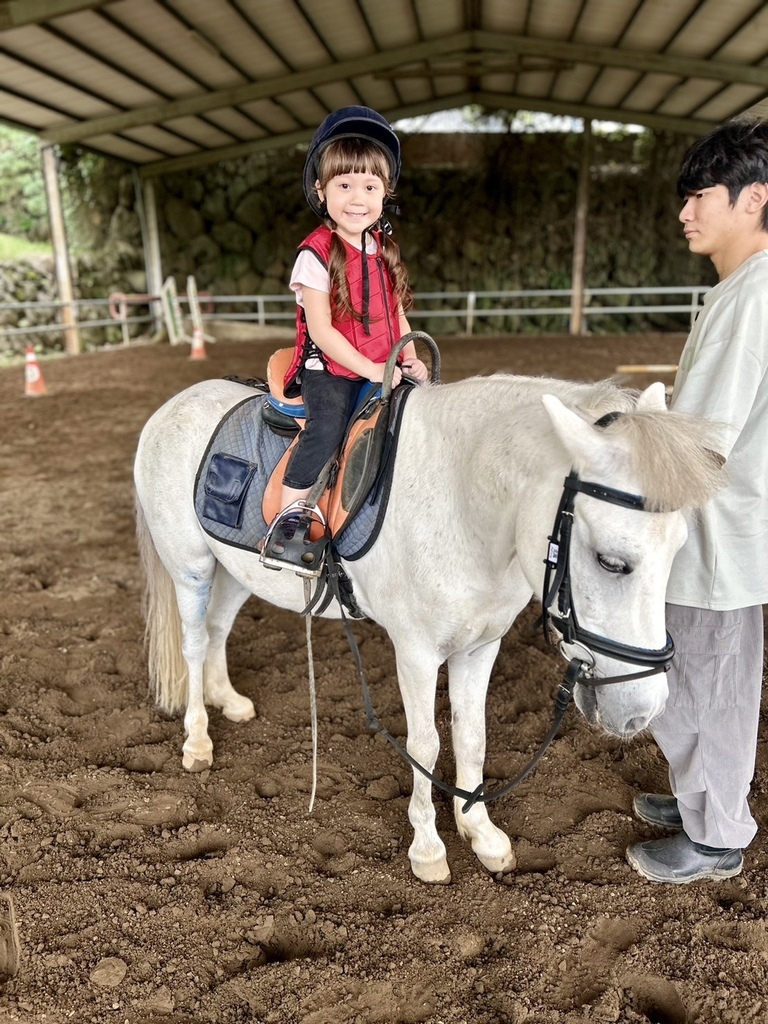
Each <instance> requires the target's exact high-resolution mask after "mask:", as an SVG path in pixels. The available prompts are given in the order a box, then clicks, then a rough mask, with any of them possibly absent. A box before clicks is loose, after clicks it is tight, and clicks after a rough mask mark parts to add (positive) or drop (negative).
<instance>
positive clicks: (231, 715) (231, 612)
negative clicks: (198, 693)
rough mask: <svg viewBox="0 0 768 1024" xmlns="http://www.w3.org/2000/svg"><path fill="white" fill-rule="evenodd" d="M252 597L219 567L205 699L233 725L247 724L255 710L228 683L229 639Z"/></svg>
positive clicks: (211, 606)
mask: <svg viewBox="0 0 768 1024" xmlns="http://www.w3.org/2000/svg"><path fill="white" fill-rule="evenodd" d="M249 596H250V590H248V588H247V587H245V586H243V584H242V583H240V582H238V580H236V579H235V578H234V576H232V575H231V574H230V573H229V572H228V571H227V570H226V569H225V568H224V566H223V565H222V564H221V562H219V563H218V565H217V566H216V575H215V576H214V579H213V589H212V591H211V600H210V602H209V604H208V616H207V620H206V623H207V629H208V653H207V655H206V659H205V671H204V678H205V690H204V697H205V700H206V701H207V702H208V703H209V704H212V705H213V706H214V707H216V708H221V711H222V714H223V715H224V717H225V718H228V719H229V720H230V721H231V722H247V721H248V720H249V719H251V718H253V716H254V714H255V711H254V708H253V701H252V700H251V699H250V698H249V697H244V696H243V695H242V694H240V693H238V692H237V690H236V689H235V688H234V687H233V686H232V683H231V682H230V681H229V671H228V669H227V637H228V636H229V634H230V632H231V630H232V625H233V623H234V621H235V618H236V617H237V613H238V612H239V611H240V609H241V607H242V606H243V604H244V603H245V600H246V598H248V597H249Z"/></svg>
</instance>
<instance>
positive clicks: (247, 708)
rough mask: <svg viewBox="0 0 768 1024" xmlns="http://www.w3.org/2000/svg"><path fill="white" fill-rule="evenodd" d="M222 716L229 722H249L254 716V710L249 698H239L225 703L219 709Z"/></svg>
mask: <svg viewBox="0 0 768 1024" xmlns="http://www.w3.org/2000/svg"><path fill="white" fill-rule="evenodd" d="M221 713H222V715H224V717H225V718H228V719H229V721H230V722H250V720H251V719H252V718H254V717H255V716H256V709H255V708H254V706H253V701H252V700H251V699H250V698H249V697H240V696H239V695H238V698H237V700H230V701H227V703H226V704H225V705H223V706H222V709H221Z"/></svg>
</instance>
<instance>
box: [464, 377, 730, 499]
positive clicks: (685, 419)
mask: <svg viewBox="0 0 768 1024" xmlns="http://www.w3.org/2000/svg"><path fill="white" fill-rule="evenodd" d="M457 386H458V387H460V388H462V389H463V388H465V387H466V388H467V390H472V391H474V390H475V388H476V387H478V386H479V387H480V388H481V390H482V392H483V393H484V396H485V401H484V403H483V404H484V405H486V406H488V405H492V406H493V407H495V408H496V413H497V422H498V413H499V411H500V410H502V409H504V410H510V409H511V410H513V415H512V418H511V420H509V421H508V422H509V423H510V427H511V430H512V432H513V434H514V432H515V431H516V430H519V428H520V424H521V419H528V418H529V417H530V416H532V415H533V416H535V417H536V420H539V416H541V420H540V421H539V422H541V424H542V425H544V426H546V425H547V424H548V423H549V420H548V417H546V414H545V413H544V410H543V405H542V402H541V396H542V395H545V394H551V395H555V396H556V397H557V398H559V399H560V401H561V402H563V404H564V405H567V406H569V407H570V408H572V409H574V410H575V411H577V412H578V413H579V414H580V415H582V416H583V417H584V418H585V419H586V420H588V421H590V422H592V423H597V421H598V420H600V419H601V418H602V417H604V416H606V415H607V414H608V413H612V412H617V413H621V415H619V416H618V417H616V418H615V419H612V420H611V421H610V422H608V423H607V424H606V425H605V426H604V427H601V428H599V429H603V430H605V432H606V435H607V436H613V437H614V438H617V439H618V438H620V439H622V440H623V442H624V443H623V444H622V447H623V448H624V449H625V450H626V451H627V452H628V454H629V459H630V468H631V472H632V475H633V476H635V477H636V478H637V480H638V486H639V487H640V488H641V490H642V494H643V496H644V497H645V499H646V505H647V508H648V509H649V510H653V511H660V512H661V511H673V510H676V509H682V508H698V507H700V506H701V505H703V504H704V503H705V502H706V501H708V500H709V499H710V498H711V497H712V496H713V495H714V494H715V493H716V492H717V491H718V490H720V489H721V488H722V487H723V486H724V484H725V483H726V474H725V473H724V472H723V469H722V464H723V459H722V457H721V456H720V455H719V454H717V449H718V447H719V445H718V437H719V436H720V434H721V428H720V427H719V425H717V424H713V423H711V422H709V421H707V420H704V419H702V418H700V417H695V416H688V415H685V414H684V413H678V412H674V411H670V412H661V411H658V412H655V411H646V410H637V401H638V398H639V396H640V391H637V390H635V389H630V388H622V387H619V386H618V385H617V384H615V383H614V382H613V381H611V380H601V381H597V382H595V383H592V382H583V381H567V380H560V379H556V378H548V377H520V376H515V375H512V374H494V375H492V376H491V377H470V378H468V379H467V380H464V381H461V382H460V383H459V384H458V385H457ZM489 391H492V392H493V401H492V402H490V403H489V402H488V392H489ZM540 454H541V453H540V451H539V452H537V453H534V456H535V457H540Z"/></svg>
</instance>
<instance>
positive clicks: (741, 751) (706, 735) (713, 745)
mask: <svg viewBox="0 0 768 1024" xmlns="http://www.w3.org/2000/svg"><path fill="white" fill-rule="evenodd" d="M667 628H668V629H669V632H670V634H671V635H672V638H673V640H674V641H675V650H676V653H675V658H674V661H673V663H672V668H671V669H670V671H669V673H668V680H669V700H668V702H667V705H666V708H665V710H664V712H663V714H661V715H660V716H659V717H658V718H657V719H656V720H655V721H654V722H653V724H652V725H651V733H652V734H653V737H654V739H655V740H656V742H657V743H658V745H659V747H660V748H661V751H662V753H663V754H664V756H665V757H666V759H667V761H668V762H669V781H670V785H671V787H672V792H673V793H674V795H675V796H676V797H677V803H678V806H679V808H680V814H681V816H682V819H683V828H684V830H685V832H686V834H687V835H688V837H689V838H690V839H692V840H693V841H694V842H696V843H704V844H705V845H707V846H718V847H726V848H729V849H730V848H742V849H743V848H744V847H745V846H747V845H748V844H749V843H750V842H751V841H752V839H753V838H754V836H755V833H756V832H757V825H756V823H755V819H754V818H753V817H752V814H751V812H750V809H749V804H748V802H747V797H748V795H749V787H750V784H751V781H752V776H753V774H754V770H755V757H756V751H757V723H758V717H759V712H760V691H761V688H762V678H763V609H762V606H760V605H755V606H754V607H751V608H739V609H736V610H734V611H725V612H719V611H710V610H709V609H706V608H685V607H682V606H681V605H673V604H668V605H667Z"/></svg>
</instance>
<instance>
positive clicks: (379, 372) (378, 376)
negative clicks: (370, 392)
mask: <svg viewBox="0 0 768 1024" xmlns="http://www.w3.org/2000/svg"><path fill="white" fill-rule="evenodd" d="M386 365H387V364H386V363H372V364H371V372H370V373H369V374H368V380H370V381H373V382H374V384H381V383H382V381H383V380H384V367H385V366H386ZM402 379H403V374H402V372H401V370H400V367H399V366H396V367H395V369H394V370H393V372H392V387H393V388H396V387H397V385H398V384H399V383H400V381H401V380H402Z"/></svg>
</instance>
